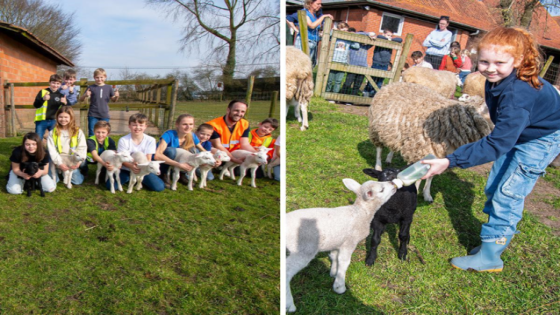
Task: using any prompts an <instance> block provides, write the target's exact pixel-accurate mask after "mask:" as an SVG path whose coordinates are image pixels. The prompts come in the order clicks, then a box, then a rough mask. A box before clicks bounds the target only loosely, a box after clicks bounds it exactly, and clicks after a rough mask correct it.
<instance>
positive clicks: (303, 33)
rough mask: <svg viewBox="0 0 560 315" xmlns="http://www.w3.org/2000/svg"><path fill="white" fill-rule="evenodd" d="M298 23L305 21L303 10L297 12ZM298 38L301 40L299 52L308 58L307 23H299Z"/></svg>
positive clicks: (305, 15)
mask: <svg viewBox="0 0 560 315" xmlns="http://www.w3.org/2000/svg"><path fill="white" fill-rule="evenodd" d="M297 14H298V21H307V13H305V10H299V11H298V12H297ZM299 38H300V40H301V51H303V52H304V53H306V54H307V55H308V56H309V37H308V34H307V23H299Z"/></svg>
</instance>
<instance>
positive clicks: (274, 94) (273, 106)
mask: <svg viewBox="0 0 560 315" xmlns="http://www.w3.org/2000/svg"><path fill="white" fill-rule="evenodd" d="M277 98H278V91H273V92H272V99H271V100H270V111H269V112H268V117H272V114H274V110H275V109H276V99H277Z"/></svg>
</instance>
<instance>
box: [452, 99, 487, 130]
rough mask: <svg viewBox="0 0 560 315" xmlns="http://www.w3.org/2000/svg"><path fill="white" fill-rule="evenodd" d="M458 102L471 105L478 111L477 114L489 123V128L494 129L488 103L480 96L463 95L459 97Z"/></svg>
mask: <svg viewBox="0 0 560 315" xmlns="http://www.w3.org/2000/svg"><path fill="white" fill-rule="evenodd" d="M458 100H459V101H460V102H464V103H465V104H463V105H470V106H472V107H474V108H475V109H476V112H477V113H479V114H480V116H482V118H484V120H486V122H487V123H488V127H490V129H494V123H493V122H492V119H490V113H489V112H488V106H487V105H486V102H485V101H484V99H483V98H482V97H480V96H478V95H472V96H471V95H469V94H463V95H461V97H459V99H458Z"/></svg>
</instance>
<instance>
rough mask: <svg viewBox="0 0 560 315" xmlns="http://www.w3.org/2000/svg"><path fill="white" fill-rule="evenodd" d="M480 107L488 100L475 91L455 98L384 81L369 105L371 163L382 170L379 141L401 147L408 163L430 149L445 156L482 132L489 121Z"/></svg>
mask: <svg viewBox="0 0 560 315" xmlns="http://www.w3.org/2000/svg"><path fill="white" fill-rule="evenodd" d="M414 68H417V67H414ZM484 111H487V107H486V103H484V100H482V99H481V98H480V97H477V96H474V97H471V100H470V102H459V101H457V100H450V99H447V98H445V97H443V96H441V95H439V94H436V93H433V91H432V90H431V89H429V88H427V87H425V86H421V85H418V84H413V83H404V82H399V83H393V84H389V85H387V86H384V87H383V88H382V89H381V90H380V91H379V92H378V93H377V94H376V95H375V97H374V98H373V102H372V104H371V106H370V108H369V111H368V117H369V138H370V140H371V142H372V143H373V144H374V145H375V146H376V147H377V160H376V166H375V169H377V170H381V151H382V148H383V146H386V147H388V148H389V149H390V150H391V151H394V152H400V154H401V155H402V157H403V159H404V160H405V161H406V162H407V163H412V162H416V161H419V160H421V159H422V158H423V157H425V156H426V155H428V154H429V153H431V154H433V155H435V156H437V157H440V158H441V157H444V156H446V155H447V154H450V153H452V152H453V151H455V150H456V149H457V148H458V147H460V146H462V145H464V144H467V143H470V142H474V141H477V140H479V139H481V138H482V137H485V136H486V135H488V134H489V133H490V126H489V125H488V122H487V120H486V119H485V118H484V117H483V116H482V115H481V113H483V112H484ZM487 119H488V120H489V119H490V118H489V117H487ZM417 184H419V183H417ZM430 184H431V178H430V179H428V180H427V181H426V185H425V186H424V191H423V195H424V200H426V201H427V202H432V201H433V199H432V196H431V195H430ZM417 186H418V185H417Z"/></svg>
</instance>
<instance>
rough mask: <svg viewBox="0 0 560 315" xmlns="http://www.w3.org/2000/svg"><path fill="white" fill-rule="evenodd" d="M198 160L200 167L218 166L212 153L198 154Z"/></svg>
mask: <svg viewBox="0 0 560 315" xmlns="http://www.w3.org/2000/svg"><path fill="white" fill-rule="evenodd" d="M197 159H198V162H199V165H203V164H207V165H214V164H216V160H215V159H214V157H213V156H212V153H210V152H208V151H205V152H200V153H198V154H197Z"/></svg>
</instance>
